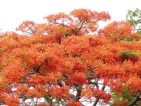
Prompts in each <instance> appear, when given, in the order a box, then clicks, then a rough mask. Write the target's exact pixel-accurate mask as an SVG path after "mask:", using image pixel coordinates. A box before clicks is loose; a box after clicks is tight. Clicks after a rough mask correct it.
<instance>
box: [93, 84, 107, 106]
mask: <svg viewBox="0 0 141 106" xmlns="http://www.w3.org/2000/svg"><path fill="white" fill-rule="evenodd" d="M104 89H105V86H104V85H103V87H102V89H101V90H102V91H104ZM99 99H100V98H99V97H97V98H96V100H95V102H94V104H93V105H92V106H96V105H97V103H98V101H99Z"/></svg>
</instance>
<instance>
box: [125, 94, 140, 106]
mask: <svg viewBox="0 0 141 106" xmlns="http://www.w3.org/2000/svg"><path fill="white" fill-rule="evenodd" d="M140 100H141V98H140V95H137V96H136V97H135V98H134V99H133V100H132V101H131V102H130V103H129V104H128V105H127V106H134V105H135V104H136V103H137V102H138V101H140Z"/></svg>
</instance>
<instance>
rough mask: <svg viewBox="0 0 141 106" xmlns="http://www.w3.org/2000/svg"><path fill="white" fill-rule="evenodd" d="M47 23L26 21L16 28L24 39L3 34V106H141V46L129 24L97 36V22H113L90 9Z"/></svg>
mask: <svg viewBox="0 0 141 106" xmlns="http://www.w3.org/2000/svg"><path fill="white" fill-rule="evenodd" d="M45 19H46V20H47V22H46V23H43V24H37V23H35V22H33V21H24V22H23V23H22V24H21V25H20V26H19V27H18V28H17V30H18V31H22V32H23V34H21V35H20V34H17V33H14V32H10V33H3V36H5V37H3V38H2V39H0V70H1V71H0V103H1V104H6V105H8V106H17V105H19V104H21V105H25V106H26V105H33V106H55V105H62V106H83V105H88V103H91V105H92V106H96V105H97V104H98V103H99V104H110V105H113V106H119V105H123V106H126V105H128V106H133V105H140V104H141V103H140V99H141V98H140V93H141V92H140V87H141V71H140V67H141V61H140V60H141V56H140V55H141V54H140V53H141V45H140V43H141V41H140V35H139V34H137V33H136V32H135V31H134V27H133V26H132V25H131V24H130V23H129V22H113V23H110V24H109V25H107V26H106V27H105V28H103V29H101V30H98V21H106V20H109V19H110V15H109V14H108V13H107V12H95V11H91V10H87V9H76V10H73V11H72V12H70V13H69V14H65V13H58V14H52V15H49V16H46V17H45ZM97 32H98V33H97ZM128 38H130V39H132V40H130V42H129V40H128ZM107 87H109V89H106V88H107ZM121 95H123V96H121ZM115 96H116V98H115ZM117 96H119V99H118V98H117ZM123 97H124V98H123ZM131 97H132V98H131ZM41 98H42V99H44V103H41V102H40V99H41ZM28 99H30V100H31V102H30V103H29V102H27V101H26V100H28ZM119 101H120V102H119ZM86 103H87V104H86Z"/></svg>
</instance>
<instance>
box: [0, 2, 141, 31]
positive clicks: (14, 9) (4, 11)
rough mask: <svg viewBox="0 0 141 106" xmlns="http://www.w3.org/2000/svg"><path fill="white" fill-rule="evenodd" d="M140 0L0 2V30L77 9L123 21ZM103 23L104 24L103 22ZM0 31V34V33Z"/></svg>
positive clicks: (41, 20)
mask: <svg viewBox="0 0 141 106" xmlns="http://www.w3.org/2000/svg"><path fill="white" fill-rule="evenodd" d="M140 1H141V0H0V29H2V30H1V31H14V30H15V28H16V27H18V26H19V24H20V23H21V22H22V21H25V20H32V21H35V22H43V17H44V16H47V15H49V14H52V13H58V12H67V13H69V12H70V11H72V10H74V9H77V8H87V9H91V10H94V11H108V12H109V13H110V14H111V17H112V20H117V21H120V20H124V19H125V17H126V13H127V10H128V9H132V10H133V9H135V8H140V6H141V5H140ZM103 23H104V22H103ZM1 31H0V32H1Z"/></svg>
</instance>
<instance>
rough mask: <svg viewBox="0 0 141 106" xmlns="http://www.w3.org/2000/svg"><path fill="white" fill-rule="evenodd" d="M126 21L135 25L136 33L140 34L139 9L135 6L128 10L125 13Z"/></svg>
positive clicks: (140, 16)
mask: <svg viewBox="0 0 141 106" xmlns="http://www.w3.org/2000/svg"><path fill="white" fill-rule="evenodd" d="M126 21H128V22H130V23H131V24H132V25H133V26H135V28H136V30H137V32H138V33H140V34H141V10H140V9H138V8H136V9H135V10H128V13H127V14H126Z"/></svg>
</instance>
